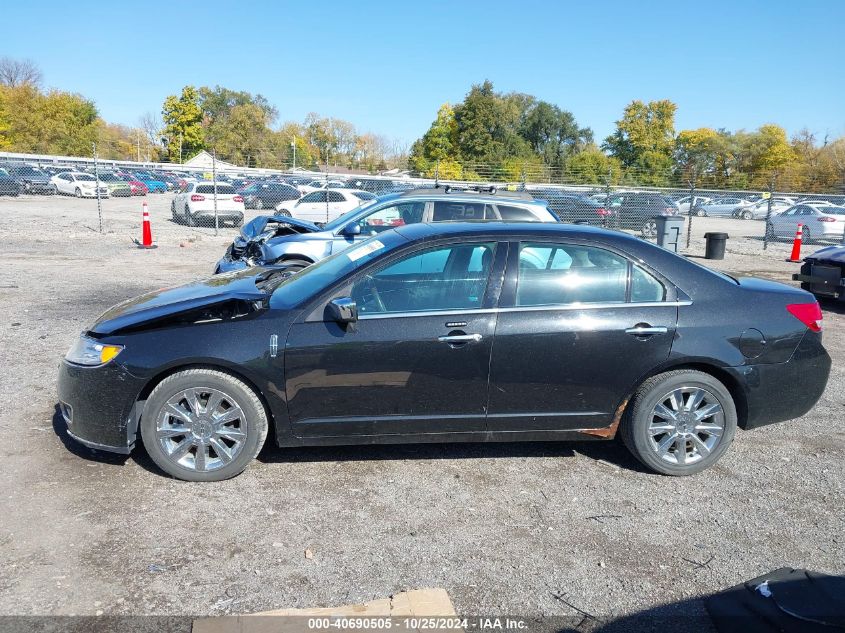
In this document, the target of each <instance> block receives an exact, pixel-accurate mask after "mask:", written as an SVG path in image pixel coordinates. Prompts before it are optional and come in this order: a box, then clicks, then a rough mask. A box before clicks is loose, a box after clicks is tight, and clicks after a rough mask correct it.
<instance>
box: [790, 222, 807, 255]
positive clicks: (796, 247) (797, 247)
mask: <svg viewBox="0 0 845 633" xmlns="http://www.w3.org/2000/svg"><path fill="white" fill-rule="evenodd" d="M803 233H804V225H803V224H800V223H799V224H798V230H797V231H795V240H794V241H793V242H792V255H790V256H789V259H787V260H786V261H788V262H792V263H795V264H797V263H799V262H800V261H801V235H802V234H803Z"/></svg>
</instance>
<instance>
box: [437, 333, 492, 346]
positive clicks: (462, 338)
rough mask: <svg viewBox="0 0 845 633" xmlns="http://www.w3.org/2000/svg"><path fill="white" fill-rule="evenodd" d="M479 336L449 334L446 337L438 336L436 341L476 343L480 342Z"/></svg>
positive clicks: (452, 343)
mask: <svg viewBox="0 0 845 633" xmlns="http://www.w3.org/2000/svg"><path fill="white" fill-rule="evenodd" d="M481 338H482V337H481V334H449V335H447V336H438V337H437V340H438V341H440V342H441V343H449V344H450V345H454V344H455V343H459V344H460V343H478V342H479V341H480V340H481Z"/></svg>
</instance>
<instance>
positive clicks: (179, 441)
mask: <svg viewBox="0 0 845 633" xmlns="http://www.w3.org/2000/svg"><path fill="white" fill-rule="evenodd" d="M246 429H247V425H246V417H245V415H244V412H243V410H242V409H241V407H240V405H239V404H238V403H237V402H236V401H235V399H234V398H232V397H231V396H230V395H228V394H226V393H224V392H222V391H219V390H217V389H212V388H210V387H197V388H193V389H185V390H184V391H180V392H179V393H177V394H175V395H173V396H172V397H171V398H170V399H169V400H168V401H167V403H166V404H165V405H164V407H163V408H162V410H161V413H160V414H159V419H158V420H157V422H156V431H155V433H156V439H157V440H158V443H159V445H160V446H161V448H162V450H163V451H164V454H165V455H166V456H167V457H168V459H170V460H172V461H173V462H174V463H175V464H178V465H179V466H181V467H183V468H187V469H189V470H195V471H199V472H206V471H210V470H216V469H218V468H221V467H223V466H225V465H226V464H228V463H229V462H231V461H232V460H233V459H235V457H237V456H238V454H239V453H240V452H241V451H242V450H243V447H244V442H245V440H246Z"/></svg>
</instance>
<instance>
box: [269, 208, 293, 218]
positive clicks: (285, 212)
mask: <svg viewBox="0 0 845 633" xmlns="http://www.w3.org/2000/svg"><path fill="white" fill-rule="evenodd" d="M273 215H282V216H284V217H286V218H289V217H292V216H291V214H290V211H288V210H287V209H277V210H276V212H275V213H274V214H273Z"/></svg>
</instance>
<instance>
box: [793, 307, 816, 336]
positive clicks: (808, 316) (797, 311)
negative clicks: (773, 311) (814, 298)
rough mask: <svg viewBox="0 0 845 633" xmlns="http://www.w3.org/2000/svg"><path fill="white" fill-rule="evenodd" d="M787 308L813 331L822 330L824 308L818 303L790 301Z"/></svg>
mask: <svg viewBox="0 0 845 633" xmlns="http://www.w3.org/2000/svg"><path fill="white" fill-rule="evenodd" d="M786 309H787V310H788V311H789V313H790V314H791V315H792V316H794V317H795V318H796V319H798V320H799V321H801V323H803V324H804V325H806V326H807V327H808V328H810V329H811V330H812V331H813V332H821V331H822V309H821V308H820V307H819V304H818V303H790V304H789V305H788V306H786Z"/></svg>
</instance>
